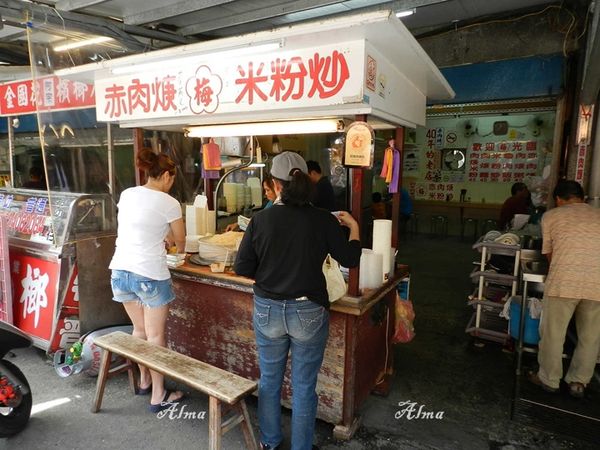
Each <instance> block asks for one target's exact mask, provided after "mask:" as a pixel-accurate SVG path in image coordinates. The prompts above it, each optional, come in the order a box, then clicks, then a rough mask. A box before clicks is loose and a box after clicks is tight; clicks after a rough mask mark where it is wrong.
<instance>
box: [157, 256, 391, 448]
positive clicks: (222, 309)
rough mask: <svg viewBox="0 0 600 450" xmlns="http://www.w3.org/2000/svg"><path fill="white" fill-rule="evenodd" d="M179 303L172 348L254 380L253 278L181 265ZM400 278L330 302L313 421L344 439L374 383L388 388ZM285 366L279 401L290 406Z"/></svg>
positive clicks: (170, 326)
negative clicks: (329, 425)
mask: <svg viewBox="0 0 600 450" xmlns="http://www.w3.org/2000/svg"><path fill="white" fill-rule="evenodd" d="M172 273H173V285H174V288H175V294H176V296H177V299H176V300H175V301H174V302H173V303H172V304H171V308H170V315H169V319H168V321H167V341H168V345H169V347H170V348H172V349H174V350H177V351H179V352H181V353H184V354H187V355H190V356H192V357H194V358H197V359H199V360H201V361H205V362H207V363H209V364H212V365H215V366H217V367H220V368H222V369H225V370H228V371H230V372H233V373H236V374H238V375H241V376H244V377H247V378H250V379H258V377H259V370H258V360H257V352H256V346H255V341H254V331H253V328H252V309H253V303H252V280H249V279H246V278H242V277H238V276H236V275H234V274H228V273H224V274H220V273H211V272H210V270H208V268H207V267H198V266H193V265H190V264H186V265H184V266H181V267H180V268H177V269H175V270H173V271H172ZM401 277H402V274H398V276H396V277H394V278H393V279H392V280H390V281H389V282H388V283H386V285H384V286H383V287H382V288H381V289H379V290H378V291H376V292H373V293H372V294H371V295H369V296H365V297H356V298H355V297H345V298H344V299H342V300H339V301H338V302H336V303H335V304H333V305H332V308H331V311H330V312H331V316H330V331H329V341H328V343H327V347H326V349H325V358H324V361H323V366H322V368H321V372H320V373H319V379H318V385H317V392H318V395H319V407H318V411H317V416H318V417H319V418H320V419H322V420H325V421H327V422H329V423H332V424H335V425H336V429H335V430H334V433H335V435H336V436H337V437H339V438H346V439H347V438H350V437H351V435H352V433H353V432H354V430H355V429H356V425H358V421H357V419H356V417H355V413H356V410H357V409H358V407H359V406H360V405H361V404H362V403H363V402H364V400H365V399H366V397H367V396H368V395H369V393H370V392H371V391H373V390H374V389H375V388H376V387H377V386H378V385H379V387H380V388H381V387H382V386H383V387H384V388H383V389H379V390H382V391H384V393H385V390H386V389H385V388H386V387H388V386H389V385H388V383H387V381H388V380H387V377H388V376H389V375H391V369H392V355H393V352H392V351H391V336H392V334H393V325H394V309H393V305H394V303H393V302H394V298H395V286H396V284H397V283H398V282H399V280H400V278H401ZM289 386H290V382H289V367H288V371H287V372H286V376H285V382H284V389H283V394H282V397H283V398H282V403H283V405H285V406H286V407H289V406H290V399H291V395H290V394H291V392H290V387H289Z"/></svg>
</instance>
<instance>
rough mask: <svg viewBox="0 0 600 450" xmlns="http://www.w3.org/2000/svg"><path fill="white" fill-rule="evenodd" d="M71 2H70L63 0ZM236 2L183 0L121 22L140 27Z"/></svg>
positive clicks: (226, 0) (133, 15)
mask: <svg viewBox="0 0 600 450" xmlns="http://www.w3.org/2000/svg"><path fill="white" fill-rule="evenodd" d="M65 1H71V0H65ZM235 1H237V0H202V1H199V0H185V1H180V2H177V3H175V4H171V5H166V6H163V7H161V8H155V9H150V10H148V11H142V12H139V13H137V14H130V15H128V16H125V17H123V21H124V22H125V23H126V24H130V25H140V24H144V23H151V22H158V21H160V20H162V19H166V18H169V17H175V16H181V15H183V14H189V13H193V12H196V11H201V10H203V9H207V8H211V7H213V6H222V5H225V4H227V3H233V2H235Z"/></svg>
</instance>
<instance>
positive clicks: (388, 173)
mask: <svg viewBox="0 0 600 450" xmlns="http://www.w3.org/2000/svg"><path fill="white" fill-rule="evenodd" d="M393 161H394V154H393V150H392V148H391V147H388V148H386V149H385V151H384V153H383V161H382V164H381V174H380V175H379V176H380V177H381V178H384V179H385V182H386V183H389V182H390V181H391V180H392V172H393V170H392V164H393Z"/></svg>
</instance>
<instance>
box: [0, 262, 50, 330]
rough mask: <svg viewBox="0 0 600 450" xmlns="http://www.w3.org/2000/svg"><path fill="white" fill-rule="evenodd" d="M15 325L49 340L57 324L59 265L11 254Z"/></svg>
mask: <svg viewBox="0 0 600 450" xmlns="http://www.w3.org/2000/svg"><path fill="white" fill-rule="evenodd" d="M10 263H11V279H12V285H13V306H14V309H13V313H14V323H15V326H16V327H17V328H19V329H21V330H23V331H24V332H25V333H27V334H29V335H30V336H33V337H36V338H39V339H42V340H44V341H50V337H51V335H52V328H53V325H54V314H55V308H56V297H57V292H56V291H57V286H58V277H59V272H60V270H59V269H60V264H59V263H58V262H52V261H47V260H43V259H39V258H35V257H33V256H29V255H25V254H22V253H17V252H11V253H10Z"/></svg>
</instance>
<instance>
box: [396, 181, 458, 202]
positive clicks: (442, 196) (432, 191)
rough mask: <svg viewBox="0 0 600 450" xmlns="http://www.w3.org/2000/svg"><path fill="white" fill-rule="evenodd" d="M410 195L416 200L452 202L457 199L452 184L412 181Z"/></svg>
mask: <svg viewBox="0 0 600 450" xmlns="http://www.w3.org/2000/svg"><path fill="white" fill-rule="evenodd" d="M408 193H409V194H410V196H411V197H412V198H414V199H415V200H437V201H452V200H453V199H454V198H455V197H456V195H455V187H454V184H452V183H427V182H419V181H411V182H410V183H409V185H408Z"/></svg>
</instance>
